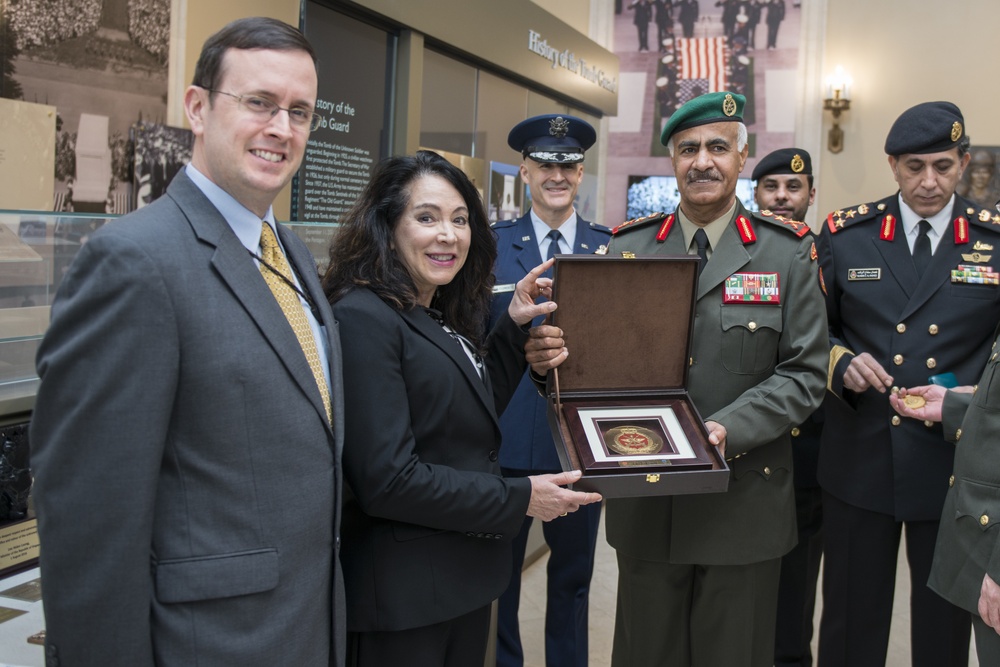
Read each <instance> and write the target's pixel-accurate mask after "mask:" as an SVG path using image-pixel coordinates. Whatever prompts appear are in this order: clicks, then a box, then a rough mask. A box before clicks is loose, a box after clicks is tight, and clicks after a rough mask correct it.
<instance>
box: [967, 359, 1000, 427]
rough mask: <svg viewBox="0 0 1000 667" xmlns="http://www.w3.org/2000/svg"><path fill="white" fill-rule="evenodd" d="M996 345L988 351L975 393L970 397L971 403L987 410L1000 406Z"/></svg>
mask: <svg viewBox="0 0 1000 667" xmlns="http://www.w3.org/2000/svg"><path fill="white" fill-rule="evenodd" d="M998 349H1000V348H998V347H994V348H993V349H992V350H991V351H990V356H989V359H988V360H987V361H986V368H984V369H983V375H982V377H980V378H979V384H978V386H977V387H976V394H975V396H973V398H972V404H973V405H976V406H979V407H981V408H983V409H984V410H987V411H989V412H996V411H997V406H1000V377H998V375H1000V367H998V365H1000V352H998V351H997V350H998Z"/></svg>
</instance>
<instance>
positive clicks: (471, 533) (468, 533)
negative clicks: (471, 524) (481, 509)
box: [465, 530, 476, 537]
mask: <svg viewBox="0 0 1000 667" xmlns="http://www.w3.org/2000/svg"><path fill="white" fill-rule="evenodd" d="M465 536H466V537H475V536H476V534H475V533H473V532H472V531H471V530H468V531H466V532H465Z"/></svg>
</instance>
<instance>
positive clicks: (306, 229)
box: [0, 209, 335, 418]
mask: <svg viewBox="0 0 1000 667" xmlns="http://www.w3.org/2000/svg"><path fill="white" fill-rule="evenodd" d="M117 217H119V216H116V215H99V214H91V213H53V212H48V211H12V210H3V209H0V418H3V417H6V416H10V415H17V414H20V413H25V412H29V411H30V410H31V409H32V407H33V406H34V397H35V392H36V390H37V388H38V375H37V374H36V373H35V353H36V352H37V351H38V345H39V343H40V342H41V339H42V336H43V335H44V334H45V330H46V329H47V328H48V325H49V309H50V308H51V306H52V299H53V298H54V297H55V293H56V290H57V289H58V288H59V283H60V282H61V281H62V277H63V276H64V275H65V273H66V270H67V269H68V268H69V265H70V262H72V261H73V258H74V257H75V256H76V253H77V252H79V250H80V248H81V247H82V246H83V244H85V243H86V242H87V239H88V238H89V237H90V235H91V234H93V233H94V232H95V231H97V230H98V229H100V228H101V227H102V226H103V225H104V224H106V223H107V222H109V221H111V220H113V219H115V218H117ZM283 224H286V226H287V227H288V228H289V229H291V230H292V231H294V232H295V233H296V234H297V235H298V236H299V237H300V238H302V239H303V240H304V241H305V242H306V244H307V245H308V246H309V249H310V250H311V251H312V253H313V255H314V257H315V259H316V263H317V265H318V267H319V268H320V269H322V268H325V267H326V262H327V247H328V245H329V240H330V237H331V236H332V234H333V230H334V227H335V225H331V224H324V223H283Z"/></svg>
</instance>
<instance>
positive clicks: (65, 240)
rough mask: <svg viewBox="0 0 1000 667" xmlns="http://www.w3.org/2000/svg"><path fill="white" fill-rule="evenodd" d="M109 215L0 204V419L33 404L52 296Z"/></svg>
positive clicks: (24, 411)
mask: <svg viewBox="0 0 1000 667" xmlns="http://www.w3.org/2000/svg"><path fill="white" fill-rule="evenodd" d="M113 217H116V216H109V215H94V214H85V213H50V212H44V211H40V212H34V211H7V210H0V419H4V418H9V417H11V416H13V415H17V414H20V413H26V412H28V411H30V410H31V408H32V407H33V405H34V397H35V391H36V389H37V387H38V376H37V374H36V373H35V353H36V352H37V350H38V344H39V342H40V341H41V339H42V336H43V335H44V333H45V330H46V328H47V327H48V325H49V309H50V307H51V305H52V298H53V297H54V296H55V292H56V289H57V288H58V287H59V283H60V281H61V280H62V277H63V275H64V274H65V272H66V269H67V268H68V267H69V264H70V262H71V261H72V260H73V257H75V256H76V253H77V252H78V251H79V250H80V247H81V246H82V245H83V244H84V243H86V242H87V238H88V237H89V236H90V235H91V234H92V233H94V231H96V230H97V229H99V228H100V227H101V226H103V225H104V224H105V223H106V222H108V221H109V220H111V219H112V218H113Z"/></svg>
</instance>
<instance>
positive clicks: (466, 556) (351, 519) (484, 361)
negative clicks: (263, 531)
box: [324, 151, 600, 667]
mask: <svg viewBox="0 0 1000 667" xmlns="http://www.w3.org/2000/svg"><path fill="white" fill-rule="evenodd" d="M495 258H496V243H495V240H494V237H493V233H492V231H491V230H490V228H489V223H488V221H487V218H486V212H485V209H484V208H483V205H482V200H481V199H480V197H479V193H478V192H477V190H476V189H475V187H474V186H473V185H472V183H471V182H470V181H469V180H468V178H466V176H465V174H464V173H462V172H461V171H460V170H459V169H458V168H457V167H454V166H453V165H451V164H450V163H449V162H447V161H446V160H445V159H444V158H442V157H440V156H438V155H437V154H436V153H431V152H427V151H420V152H419V153H418V154H417V155H416V156H408V157H393V158H389V159H388V160H386V161H384V162H382V163H381V164H380V165H379V166H378V167H377V168H376V170H375V173H374V174H373V176H372V180H371V182H370V183H369V184H368V187H367V188H366V190H365V192H364V193H363V194H362V196H361V198H360V199H359V201H358V202H357V204H355V206H354V208H353V209H352V210H351V211H350V212H349V213H348V215H347V218H346V222H345V223H344V226H343V227H342V228H341V230H340V231H339V232H338V234H337V236H336V237H335V239H334V241H333V243H332V244H331V249H330V269H329V270H328V272H327V274H326V276H325V277H324V288H325V289H326V293H327V296H328V297H329V298H330V302H331V303H332V304H333V305H334V314H335V316H336V319H337V320H338V322H339V326H340V335H341V343H342V349H343V359H344V369H343V371H344V387H345V389H344V407H345V415H346V417H345V423H344V429H345V438H344V441H345V445H344V456H343V465H344V478H345V480H346V482H347V487H348V488H347V492H346V497H345V499H344V510H343V512H344V515H343V522H342V527H341V535H342V546H341V552H340V557H341V561H342V565H343V569H344V579H345V582H346V587H347V625H348V632H349V638H348V664H350V665H357V666H372V667H374V666H379V667H381V666H384V665H404V664H405V665H411V666H424V665H425V666H427V667H439V666H442V665H454V666H456V667H468V666H469V665H477V664H479V665H481V664H483V660H484V658H485V650H486V643H487V633H488V627H489V606H490V603H491V602H492V601H493V600H494V599H496V598H497V597H499V595H500V594H501V593H502V592H503V590H504V588H505V586H506V583H507V581H508V580H509V578H510V571H509V570H510V553H509V550H510V541H511V539H512V538H513V537H514V536H515V535H516V534H517V532H518V529H519V528H520V525H521V522H522V521H523V520H524V517H525V515H531V516H537V517H540V518H542V519H543V520H551V519H553V518H555V517H556V516H559V515H560V514H563V513H566V512H572V511H575V510H576V509H577V508H578V507H579V506H580V505H583V504H589V503H591V502H597V501H599V500H600V496H599V495H597V494H594V493H578V492H573V491H569V490H567V489H564V488H561V487H560V486H559V485H561V484H568V483H570V482H572V481H575V480H576V479H578V477H579V473H578V472H572V473H563V474H560V475H539V476H536V477H533V478H525V479H503V478H502V477H500V466H499V464H498V463H497V450H498V448H499V446H500V428H499V426H498V423H497V416H498V414H499V413H500V412H501V411H502V410H503V408H504V407H505V406H506V404H507V401H508V400H509V399H510V396H511V395H512V394H513V392H514V390H515V388H516V387H517V384H518V382H519V381H520V379H521V376H522V374H523V373H524V368H525V365H526V364H527V363H532V368H533V369H534V370H535V371H536V372H539V373H544V372H546V371H547V370H548V369H549V368H551V367H554V366H555V365H557V364H558V363H560V362H561V361H562V359H563V358H565V354H566V352H565V350H564V348H563V347H562V339H561V332H560V331H559V330H558V329H555V328H553V327H540V328H539V329H538V330H536V331H534V332H533V334H529V331H528V330H527V328H526V327H527V326H528V325H529V324H530V322H531V320H532V318H533V317H536V316H538V315H540V314H544V313H548V312H551V311H552V310H554V308H555V304H553V303H551V302H549V301H543V302H542V303H539V304H536V303H535V300H536V299H537V298H538V297H539V296H543V295H544V296H548V295H549V294H550V284H551V281H550V280H548V279H545V278H540V277H539V276H540V275H541V273H542V272H543V271H544V270H545V269H546V268H548V264H543V265H541V266H539V267H537V268H535V269H534V270H533V271H532V272H531V273H529V274H528V275H527V276H526V277H525V278H524V279H523V280H521V282H519V283H518V285H517V290H516V293H515V296H514V298H513V300H512V302H511V307H510V309H509V310H508V315H509V316H508V317H506V318H503V319H502V320H501V321H500V322H499V323H498V324H497V326H496V327H495V328H494V330H493V331H492V332H490V333H489V335H488V336H486V335H484V333H485V332H484V331H483V329H484V324H483V323H484V322H486V321H487V315H488V308H489V300H490V296H491V287H492V268H493V262H494V260H495ZM546 336H548V337H549V338H546ZM526 351H527V352H526Z"/></svg>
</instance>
